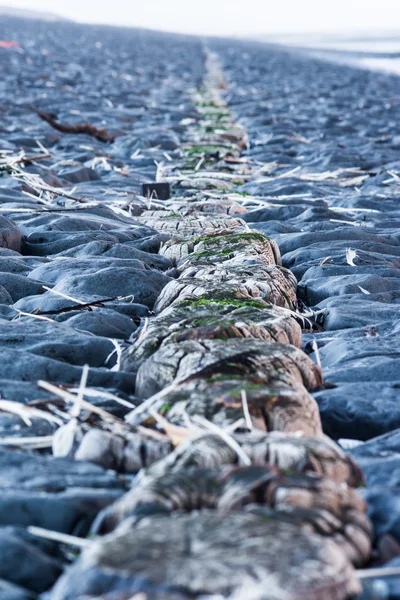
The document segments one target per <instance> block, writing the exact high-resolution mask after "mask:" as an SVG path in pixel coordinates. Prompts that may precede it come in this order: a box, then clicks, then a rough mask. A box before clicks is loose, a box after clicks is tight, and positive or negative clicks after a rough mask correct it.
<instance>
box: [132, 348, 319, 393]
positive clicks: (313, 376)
mask: <svg viewBox="0 0 400 600" xmlns="http://www.w3.org/2000/svg"><path fill="white" fill-rule="evenodd" d="M216 375H227V376H230V377H233V378H240V377H242V378H243V383H245V382H246V378H249V379H250V378H252V377H257V378H258V380H259V381H260V382H264V383H266V384H267V383H269V384H271V383H275V382H280V383H284V384H286V385H291V386H293V387H294V388H302V387H303V386H305V387H306V388H309V389H311V388H318V387H320V386H321V384H322V379H321V372H320V370H319V368H318V367H317V365H315V363H313V361H312V360H311V359H310V358H308V356H307V355H306V354H305V353H304V352H302V351H301V350H299V349H298V348H295V347H294V346H290V345H285V344H277V343H273V342H263V341H260V340H252V339H230V340H227V341H223V340H204V341H199V342H197V341H194V340H189V341H184V342H179V343H171V344H166V345H165V346H162V347H161V348H160V349H159V350H158V351H157V352H155V353H154V354H153V355H152V356H151V357H150V358H149V359H147V360H146V361H145V362H144V363H143V364H142V366H141V367H140V369H139V371H138V375H137V386H136V393H137V394H138V396H139V397H141V398H143V397H146V398H147V397H149V396H150V395H152V394H154V393H156V392H159V391H160V390H162V389H163V388H164V387H166V386H167V385H169V384H171V383H172V382H173V381H176V382H179V381H184V380H186V379H188V378H189V377H190V378H192V377H200V376H201V377H204V378H205V379H207V378H210V377H212V376H216Z"/></svg>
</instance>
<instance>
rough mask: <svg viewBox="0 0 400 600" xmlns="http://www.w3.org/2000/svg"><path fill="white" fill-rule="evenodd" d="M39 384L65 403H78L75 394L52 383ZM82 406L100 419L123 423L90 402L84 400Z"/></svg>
mask: <svg viewBox="0 0 400 600" xmlns="http://www.w3.org/2000/svg"><path fill="white" fill-rule="evenodd" d="M37 384H38V386H39V387H40V388H42V389H44V390H46V391H47V392H51V393H53V394H55V395H56V396H58V397H60V398H61V399H62V400H64V401H65V402H71V403H72V404H75V402H76V396H75V395H74V394H70V393H69V392H67V391H66V390H63V389H61V388H59V387H57V386H56V385H53V384H52V383H48V382H47V381H42V380H39V381H38V382H37ZM81 404H82V408H83V409H84V410H88V411H89V412H92V413H94V414H96V415H98V416H99V417H101V418H102V419H104V420H106V421H107V420H110V421H115V422H116V423H123V421H122V419H120V418H118V417H115V416H114V415H112V414H111V413H109V412H107V411H106V410H103V409H102V408H99V407H98V406H94V405H93V404H91V403H90V402H87V400H82V403H81Z"/></svg>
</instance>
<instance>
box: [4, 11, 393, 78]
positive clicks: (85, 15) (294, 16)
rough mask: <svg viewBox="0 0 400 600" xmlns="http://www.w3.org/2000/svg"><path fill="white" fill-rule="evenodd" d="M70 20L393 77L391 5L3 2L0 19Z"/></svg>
mask: <svg viewBox="0 0 400 600" xmlns="http://www.w3.org/2000/svg"><path fill="white" fill-rule="evenodd" d="M11 13H13V14H15V15H20V16H26V17H29V18H35V17H36V18H46V19H47V20H49V21H51V20H54V19H60V18H63V19H72V20H74V21H79V22H86V23H102V24H107V25H120V26H132V27H145V28H150V29H160V30H164V31H174V32H179V33H190V34H206V35H220V36H230V37H231V36H232V37H247V38H253V39H257V40H259V41H263V42H269V43H283V44H285V45H291V46H296V47H298V48H299V50H300V49H301V51H303V52H304V51H306V52H311V53H312V54H314V55H315V54H317V55H320V56H321V57H323V58H326V59H328V60H333V61H335V62H346V63H350V64H351V63H355V64H358V65H361V66H365V67H367V68H373V69H380V70H381V69H383V70H387V71H391V72H397V73H400V1H399V0H379V1H378V0H335V1H334V2H324V1H323V0H301V1H300V0H280V1H279V2H276V1H275V0H274V1H273V0H245V1H243V0H189V1H188V0H146V1H143V0H140V1H139V0H131V1H130V2H127V1H126V0H112V1H109V0H108V1H106V0H68V1H67V0H8V5H7V0H6V2H5V3H4V5H2V3H1V2H0V18H1V15H2V14H11Z"/></svg>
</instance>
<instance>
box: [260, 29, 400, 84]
mask: <svg viewBox="0 0 400 600" xmlns="http://www.w3.org/2000/svg"><path fill="white" fill-rule="evenodd" d="M264 41H267V40H264ZM268 41H272V40H268ZM274 41H275V42H277V43H279V44H282V45H284V46H291V47H293V48H296V49H297V50H299V51H301V52H305V53H307V54H311V55H312V56H316V57H318V58H321V59H324V60H329V61H333V62H339V63H344V64H350V65H354V66H357V67H360V68H365V69H372V70H378V71H386V72H389V73H394V74H397V75H400V32H397V33H388V34H386V35H385V34H381V35H370V36H363V37H359V36H358V37H348V38H345V37H343V36H337V37H335V36H332V35H329V36H326V37H324V36H283V37H279V38H276V39H275V40H274Z"/></svg>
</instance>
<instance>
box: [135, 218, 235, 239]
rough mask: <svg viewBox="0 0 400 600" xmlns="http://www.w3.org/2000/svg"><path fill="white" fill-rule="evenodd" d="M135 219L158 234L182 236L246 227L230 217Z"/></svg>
mask: <svg viewBox="0 0 400 600" xmlns="http://www.w3.org/2000/svg"><path fill="white" fill-rule="evenodd" d="M143 214H144V213H142V215H141V216H140V217H136V220H137V221H138V222H139V223H140V224H142V225H146V226H147V227H152V228H153V229H156V230H157V231H159V232H160V233H171V234H175V233H176V234H178V235H184V236H193V235H202V234H203V233H205V232H206V231H209V230H215V229H216V230H219V229H224V230H227V231H229V230H231V229H237V228H239V231H240V230H241V229H243V228H245V227H246V223H245V222H244V221H243V220H242V219H239V218H232V217H212V216H210V217H206V216H204V215H203V214H202V213H198V214H197V215H196V214H192V215H190V216H188V217H184V216H181V215H179V214H177V215H170V217H169V218H166V217H165V216H164V217H163V218H161V217H146V216H143Z"/></svg>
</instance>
